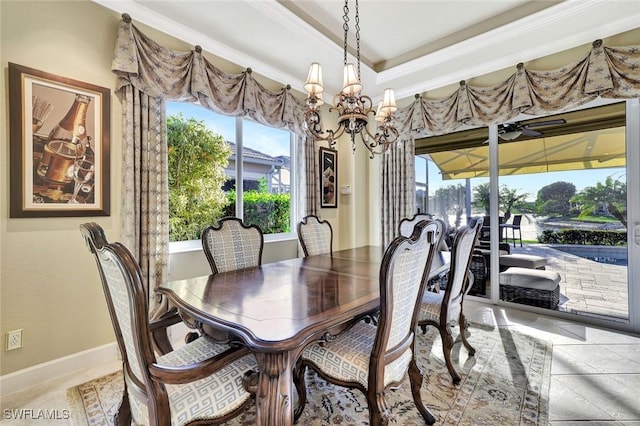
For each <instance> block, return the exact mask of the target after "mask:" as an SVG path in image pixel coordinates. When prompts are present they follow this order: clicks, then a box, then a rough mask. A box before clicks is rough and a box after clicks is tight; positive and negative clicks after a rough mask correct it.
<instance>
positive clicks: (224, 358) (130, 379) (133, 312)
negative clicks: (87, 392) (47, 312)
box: [80, 223, 257, 425]
mask: <svg viewBox="0 0 640 426" xmlns="http://www.w3.org/2000/svg"><path fill="white" fill-rule="evenodd" d="M80 230H81V232H82V235H83V236H84V238H85V241H86V243H87V245H88V247H89V250H90V251H91V252H92V254H93V255H94V257H95V260H96V263H97V265H98V271H99V274H100V279H101V281H102V287H103V290H104V294H105V299H106V301H107V306H108V309H109V314H110V316H111V321H112V323H113V328H114V332H115V335H116V340H117V342H118V347H119V349H120V353H121V354H122V359H123V361H122V364H123V373H124V394H123V398H122V402H121V404H120V407H119V409H118V412H117V413H116V414H115V418H114V424H116V425H124V424H127V425H128V424H141V425H142V424H144V425H182V424H186V423H189V422H196V423H201V422H206V423H207V424H214V423H215V424H217V423H222V422H225V421H227V420H229V419H231V418H233V417H235V416H237V415H238V414H240V413H241V412H242V411H243V410H244V409H245V408H246V406H247V405H248V404H249V403H250V402H251V400H252V395H251V393H250V392H248V391H247V390H246V389H245V385H244V383H245V382H247V381H246V380H245V379H244V375H245V373H246V372H248V371H252V370H254V369H256V368H257V363H256V360H255V357H254V356H253V355H252V354H250V353H249V351H248V349H246V348H244V347H240V346H237V347H231V346H228V345H223V344H219V343H215V342H212V341H211V340H209V339H208V338H206V337H202V338H199V339H196V340H195V341H193V342H191V343H188V344H186V345H184V346H182V347H180V348H178V349H175V350H173V351H171V352H168V353H166V354H164V355H162V356H160V357H156V355H155V354H154V352H153V349H152V345H151V332H152V330H153V329H154V328H155V323H154V322H151V323H150V322H149V320H148V317H147V315H148V305H147V298H146V295H145V292H144V289H143V286H142V272H141V271H140V267H139V266H138V264H137V262H136V261H135V259H134V258H133V255H132V254H131V252H130V251H129V250H128V249H127V248H126V247H125V246H124V245H122V244H120V243H108V242H107V241H106V238H105V237H104V232H103V230H102V228H101V227H100V226H99V225H97V224H95V223H85V224H82V225H80ZM247 383H248V382H247Z"/></svg>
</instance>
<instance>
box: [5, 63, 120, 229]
mask: <svg viewBox="0 0 640 426" xmlns="http://www.w3.org/2000/svg"><path fill="white" fill-rule="evenodd" d="M109 111H110V91H109V89H107V88H104V87H100V86H96V85H93V84H90V83H84V82H81V81H77V80H72V79H70V78H64V77H59V76H56V75H53V74H49V73H47V72H44V71H39V70H36V69H33V68H28V67H24V66H21V65H17V64H13V63H9V114H10V127H11V128H10V138H11V141H10V147H11V153H10V166H11V172H10V179H11V183H10V192H11V195H10V204H11V205H10V217H16V218H28V217H64V216H108V215H109V213H110V202H109V195H110V187H109V179H110V178H109V167H110V162H109V120H110V116H109Z"/></svg>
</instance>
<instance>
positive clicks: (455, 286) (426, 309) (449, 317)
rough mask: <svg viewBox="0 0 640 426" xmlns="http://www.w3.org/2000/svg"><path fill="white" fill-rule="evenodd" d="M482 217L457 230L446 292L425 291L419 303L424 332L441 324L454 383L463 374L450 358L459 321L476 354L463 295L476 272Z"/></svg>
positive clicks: (445, 350)
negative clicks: (475, 250) (475, 249)
mask: <svg viewBox="0 0 640 426" xmlns="http://www.w3.org/2000/svg"><path fill="white" fill-rule="evenodd" d="M482 222H483V219H482V218H474V219H472V220H471V222H470V223H469V225H468V226H462V227H460V228H459V229H458V231H457V232H456V235H455V237H454V241H453V246H452V248H451V266H450V269H449V277H448V283H447V287H446V288H445V290H444V292H443V293H432V292H425V293H424V296H423V298H422V303H421V304H420V313H419V318H418V325H419V326H420V327H421V328H422V332H423V333H426V331H427V326H428V325H432V326H434V327H437V328H438V331H439V332H440V337H441V339H442V347H443V350H444V359H445V363H446V365H447V369H448V370H449V374H450V375H451V378H452V379H453V383H459V382H460V380H461V379H460V375H459V374H458V372H457V371H456V370H455V368H454V367H453V364H452V362H451V351H452V349H453V343H454V342H453V336H452V334H451V327H452V326H455V325H456V324H458V325H459V327H460V337H461V339H462V343H463V344H464V346H465V348H466V349H467V351H468V352H469V355H470V356H473V355H475V349H474V348H473V347H472V346H471V344H470V343H469V341H468V340H467V336H466V333H467V332H468V323H467V320H466V318H465V316H464V313H463V311H462V302H463V299H464V296H465V295H466V293H467V292H468V291H469V289H470V288H471V286H472V285H473V274H472V273H471V272H470V271H469V267H470V265H471V257H472V255H473V246H474V245H475V243H476V240H477V238H478V234H479V233H480V229H481V228H482Z"/></svg>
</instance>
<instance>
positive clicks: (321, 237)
mask: <svg viewBox="0 0 640 426" xmlns="http://www.w3.org/2000/svg"><path fill="white" fill-rule="evenodd" d="M298 240H300V245H301V246H302V251H303V252H304V255H305V257H306V256H313V255H316V254H325V253H329V254H331V255H333V228H332V227H331V224H330V223H329V222H328V221H326V220H320V218H318V217H317V216H315V215H309V216H305V217H304V218H303V219H302V221H301V222H300V223H298Z"/></svg>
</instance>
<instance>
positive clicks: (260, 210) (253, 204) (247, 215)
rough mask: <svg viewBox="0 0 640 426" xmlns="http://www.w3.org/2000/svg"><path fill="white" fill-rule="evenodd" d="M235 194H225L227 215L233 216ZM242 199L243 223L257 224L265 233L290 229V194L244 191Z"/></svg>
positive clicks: (231, 192)
mask: <svg viewBox="0 0 640 426" xmlns="http://www.w3.org/2000/svg"><path fill="white" fill-rule="evenodd" d="M235 199H236V194H235V191H230V192H229V193H228V194H227V200H228V201H229V204H228V205H227V206H226V207H225V214H226V215H227V216H235V211H236V202H235ZM243 199H244V206H243V207H244V209H243V211H244V223H246V224H247V225H258V226H259V227H260V229H262V232H263V233H265V234H277V233H281V232H290V231H291V214H290V211H291V210H290V205H291V195H290V194H270V193H268V192H261V191H246V192H245V193H244V194H243Z"/></svg>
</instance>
